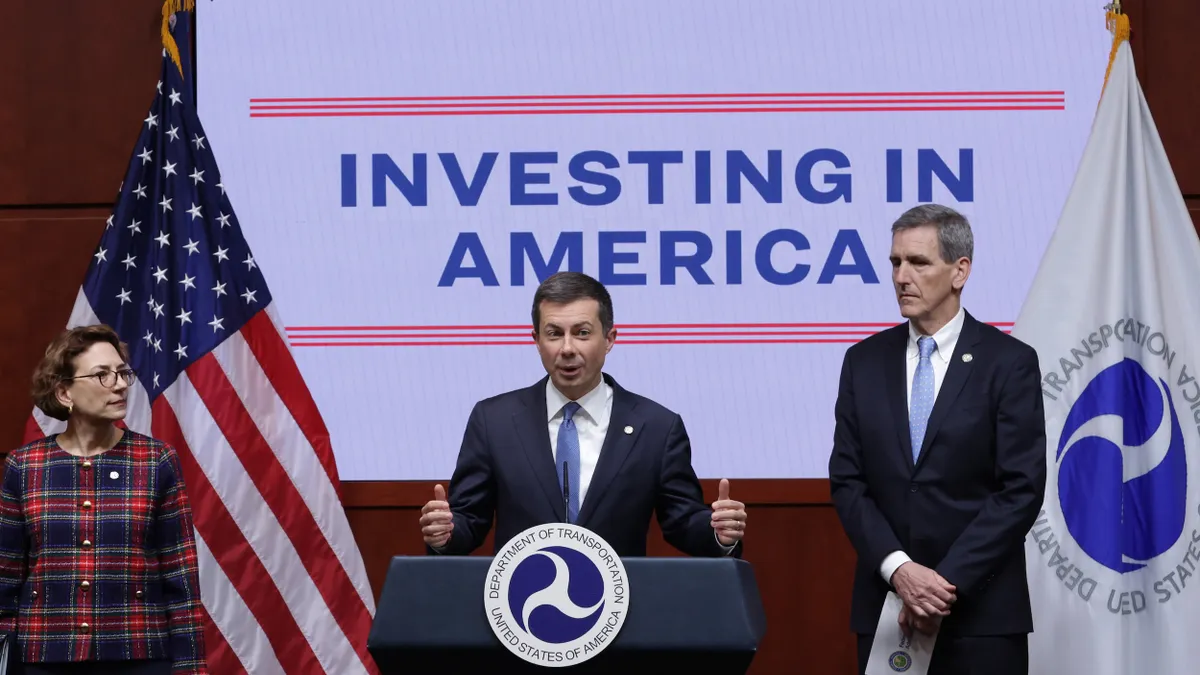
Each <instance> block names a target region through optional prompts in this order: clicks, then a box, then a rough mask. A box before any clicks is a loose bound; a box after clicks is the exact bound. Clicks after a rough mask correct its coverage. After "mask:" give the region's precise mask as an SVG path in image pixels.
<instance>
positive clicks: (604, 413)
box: [546, 379, 613, 509]
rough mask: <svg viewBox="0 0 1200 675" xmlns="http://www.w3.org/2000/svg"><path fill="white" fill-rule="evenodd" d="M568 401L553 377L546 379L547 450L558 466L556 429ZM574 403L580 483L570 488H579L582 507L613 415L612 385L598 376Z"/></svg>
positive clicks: (560, 424)
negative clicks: (548, 443)
mask: <svg viewBox="0 0 1200 675" xmlns="http://www.w3.org/2000/svg"><path fill="white" fill-rule="evenodd" d="M570 401H571V400H570V399H568V398H567V397H566V396H564V395H563V393H562V392H561V391H559V390H558V387H555V386H554V381H553V380H551V379H547V380H546V414H547V415H548V416H549V418H550V419H549V420H548V423H549V427H550V452H551V454H553V456H554V465H555V466H558V428H559V427H561V426H562V423H563V408H565V407H566V405H567V404H568V403H570ZM576 403H578V404H579V406H580V407H579V410H576V411H575V415H574V417H572V418H571V419H572V420H574V421H575V430H576V431H577V432H578V434H579V485H578V486H574V485H573V486H571V487H572V488H573V489H575V490H578V494H579V508H580V509H582V508H583V500H584V498H585V497H587V491H588V486H590V485H591V484H592V475H593V474H595V473H596V463H597V462H599V461H600V450H601V448H603V447H604V436H605V435H606V434H607V433H608V420H609V418H610V417H612V405H613V390H612V387H610V386H609V385H608V383H607V382H605V381H604V380H603V379H601V380H600V384H598V385H596V387H595V388H594V389H592V390H591V391H589V392H588V393H586V394H584V395H583V396H582V397H580V398H579V400H578V401H576ZM560 470H561V469H560Z"/></svg>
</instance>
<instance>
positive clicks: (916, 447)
mask: <svg viewBox="0 0 1200 675" xmlns="http://www.w3.org/2000/svg"><path fill="white" fill-rule="evenodd" d="M917 349H918V350H919V351H920V352H921V360H920V361H918V362H917V373H916V375H915V376H914V377H913V383H912V402H911V403H910V404H909V410H908V433H909V435H910V437H911V439H912V454H913V462H916V461H917V457H918V456H919V455H920V454H921V443H923V442H924V441H925V427H926V426H927V425H928V424H929V413H930V412H932V411H933V399H934V395H933V361H931V360H930V358H929V357H930V355H932V354H933V350H935V349H937V343H936V342H934V341H933V338H931V337H928V336H925V337H921V338H920V339H918V340H917Z"/></svg>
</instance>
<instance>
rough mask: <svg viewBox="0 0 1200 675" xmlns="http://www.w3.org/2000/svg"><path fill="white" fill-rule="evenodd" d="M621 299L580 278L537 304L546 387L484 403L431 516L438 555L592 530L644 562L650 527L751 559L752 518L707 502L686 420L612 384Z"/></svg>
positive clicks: (566, 280)
mask: <svg viewBox="0 0 1200 675" xmlns="http://www.w3.org/2000/svg"><path fill="white" fill-rule="evenodd" d="M616 337H617V331H616V329H615V328H614V327H613V306H612V299H611V298H610V296H609V293H608V290H607V289H605V287H604V285H603V284H601V283H600V282H598V281H596V280H595V279H593V278H591V277H589V276H587V275H585V274H580V273H577V272H560V273H558V274H555V275H553V276H551V277H549V278H548V279H546V280H545V281H544V282H542V284H541V285H540V286H538V289H537V291H536V292H535V293H534V296H533V338H534V340H535V342H536V344H537V350H538V354H539V355H540V356H541V359H542V366H543V367H544V368H545V369H546V373H547V376H546V377H544V378H542V379H541V380H540V381H539V382H537V383H536V384H534V385H533V386H530V387H526V388H523V389H517V390H515V391H510V392H507V393H504V394H500V395H498V396H494V397H492V398H488V399H485V400H483V401H480V402H479V403H477V404H475V407H474V409H473V410H472V411H471V415H470V418H469V419H468V420H467V428H466V432H465V433H464V435H463V441H462V447H461V448H460V450H459V454H458V462H457V466H456V467H455V470H454V475H453V476H452V477H451V479H450V495H449V497H450V498H449V500H447V499H446V496H445V492H444V490H443V489H442V486H441V485H438V486H436V487H435V488H434V499H433V500H432V501H430V502H428V503H427V504H425V506H424V507H423V508H422V509H421V518H420V525H421V533H422V535H423V536H424V539H425V543H426V545H427V546H428V547H429V549H430V550H431V551H432V552H434V553H443V554H449V555H465V554H469V553H471V552H472V551H474V550H475V549H476V548H478V547H479V545H480V544H482V543H483V541H484V539H485V538H486V537H487V534H488V531H489V530H490V529H491V527H492V519H493V516H494V517H495V522H496V537H495V542H496V546H497V547H499V546H502V545H503V544H504V542H507V541H508V540H509V539H511V538H512V537H513V536H515V535H517V534H518V533H520V532H522V531H524V530H526V529H528V528H530V527H533V526H535V525H541V524H545V523H553V522H570V523H575V524H577V525H579V526H581V527H586V528H588V529H590V530H592V531H593V532H595V533H596V534H598V535H599V536H600V537H602V538H603V539H604V540H605V541H607V542H608V543H609V544H610V545H611V546H612V547H613V549H615V552H616V553H617V554H618V555H620V556H622V557H627V556H643V555H645V554H646V533H647V530H648V528H649V526H650V516H651V514H652V513H653V514H655V515H657V517H658V523H659V526H660V527H661V529H662V532H663V535H664V537H665V538H666V540H667V542H668V543H670V544H671V545H672V546H674V547H675V548H677V549H679V550H680V551H682V552H683V553H686V554H688V555H692V556H703V557H718V556H726V555H734V556H738V555H740V554H741V540H742V536H743V535H744V534H745V528H746V510H745V507H744V505H743V504H742V503H741V502H737V501H733V500H731V499H729V481H727V480H724V479H722V480H721V483H720V490H719V495H718V499H717V501H715V502H713V504H712V505H711V507H710V506H709V505H707V504H705V503H704V502H703V494H702V492H701V489H700V482H699V480H697V478H696V474H695V471H694V470H693V469H692V464H691V444H690V442H689V441H688V435H687V431H686V430H685V429H684V426H683V420H682V419H681V418H680V416H679V415H678V414H676V413H674V412H672V411H670V410H668V409H667V408H665V407H663V406H661V405H659V404H658V403H655V402H654V401H651V400H650V399H647V398H645V397H642V396H639V395H637V394H635V393H633V392H630V391H628V390H626V389H624V388H623V387H621V385H619V384H617V382H616V380H614V379H613V378H612V377H611V376H609V375H607V374H605V373H603V368H604V358H605V356H606V355H607V354H608V352H609V350H611V349H612V347H613V343H614V341H615V340H616Z"/></svg>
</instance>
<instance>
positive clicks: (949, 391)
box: [917, 314, 979, 468]
mask: <svg viewBox="0 0 1200 675" xmlns="http://www.w3.org/2000/svg"><path fill="white" fill-rule="evenodd" d="M978 342H979V322H978V321H976V320H975V319H974V318H973V317H972V316H971V315H970V314H967V315H966V317H965V318H964V320H963V327H962V332H961V333H959V335H958V342H957V344H956V345H955V347H954V353H953V354H952V355H951V356H950V364H949V366H948V367H947V369H946V377H945V379H943V380H942V387H941V389H939V390H938V395H937V400H935V401H934V403H933V410H932V411H931V412H930V413H929V424H928V425H926V427H925V439H924V441H923V442H922V443H921V454H920V455H918V456H917V468H920V466H921V464H922V463H924V461H925V457H926V455H928V454H929V445H930V443H932V442H933V439H934V437H935V436H937V432H938V429H939V428H940V427H941V425H942V422H944V421H945V420H946V415H947V414H948V413H949V412H950V409H951V408H953V407H954V404H955V403H956V402H957V401H958V395H959V394H960V393H961V392H962V388H963V385H965V384H966V383H967V380H968V379H970V377H971V372H972V371H973V370H974V367H973V366H974V360H973V359H972V360H971V361H964V360H963V358H962V356H963V355H965V354H969V353H971V351H972V349H973V348H974V346H975V345H976V344H977V343H978Z"/></svg>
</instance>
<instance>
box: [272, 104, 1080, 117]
mask: <svg viewBox="0 0 1200 675" xmlns="http://www.w3.org/2000/svg"><path fill="white" fill-rule="evenodd" d="M972 110H982V111H1015V110H1066V107H1065V106H1062V105H1029V106H1022V105H981V106H951V105H943V106H931V107H916V106H878V107H870V108H867V107H857V108H856V107H848V106H827V107H821V108H795V107H792V108H608V109H596V110H553V109H545V110H394V111H393V110H389V111H380V110H373V111H363V112H280V113H256V112H251V113H250V116H251V117H431V116H439V115H442V116H462V115H642V114H664V113H665V114H675V113H771V112H776V113H778V112H966V111H972Z"/></svg>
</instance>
